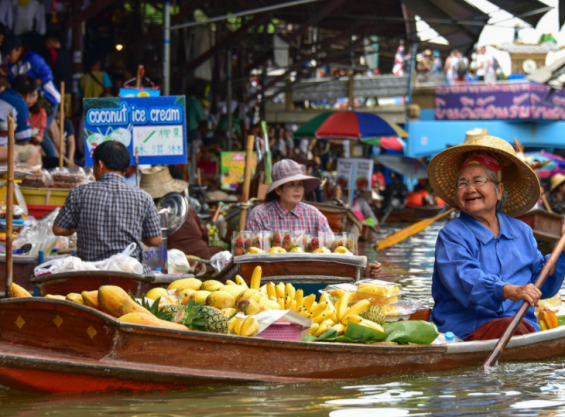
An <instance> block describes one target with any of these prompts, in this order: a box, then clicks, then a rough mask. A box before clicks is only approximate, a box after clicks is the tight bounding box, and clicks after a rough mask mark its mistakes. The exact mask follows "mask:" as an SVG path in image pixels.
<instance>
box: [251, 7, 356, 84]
mask: <svg viewBox="0 0 565 417" xmlns="http://www.w3.org/2000/svg"><path fill="white" fill-rule="evenodd" d="M346 1H347V0H331V1H329V2H328V4H327V5H326V6H325V7H324V8H323V9H322V10H320V11H319V12H318V13H316V14H315V15H314V16H312V17H310V19H308V20H307V21H306V22H304V24H302V25H300V27H299V28H298V29H296V30H294V31H292V32H291V33H290V34H288V35H286V36H282V38H283V39H284V40H285V42H287V43H288V44H290V43H292V42H293V41H294V40H295V39H296V38H298V37H299V36H301V35H302V34H303V33H305V32H306V31H307V30H308V28H309V27H310V26H312V25H314V24H315V23H317V22H319V21H320V20H322V19H324V18H325V17H326V16H327V15H329V14H330V13H332V12H333V11H334V10H335V9H337V8H338V7H339V6H341V5H342V4H343V3H345V2H346ZM279 36H280V35H279ZM272 55H273V47H272V46H271V47H269V49H268V50H267V51H266V52H264V53H263V54H261V55H260V56H259V57H258V58H256V59H255V60H254V61H253V62H252V63H251V64H250V65H248V66H247V67H246V68H245V73H246V74H249V73H250V72H251V70H252V69H254V68H256V67H258V66H259V65H261V64H262V63H264V62H265V61H266V60H268V59H269V58H271V56H272Z"/></svg>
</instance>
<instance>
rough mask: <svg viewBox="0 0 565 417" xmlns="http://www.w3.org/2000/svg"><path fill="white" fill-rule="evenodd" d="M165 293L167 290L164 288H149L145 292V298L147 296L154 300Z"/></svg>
mask: <svg viewBox="0 0 565 417" xmlns="http://www.w3.org/2000/svg"><path fill="white" fill-rule="evenodd" d="M164 295H167V290H166V289H164V288H152V289H150V290H149V291H148V292H147V294H145V298H149V299H150V300H153V301H155V300H156V299H157V298H159V297H162V296H164Z"/></svg>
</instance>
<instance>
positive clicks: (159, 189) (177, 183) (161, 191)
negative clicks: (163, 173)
mask: <svg viewBox="0 0 565 417" xmlns="http://www.w3.org/2000/svg"><path fill="white" fill-rule="evenodd" d="M139 186H140V188H141V189H142V190H144V191H145V192H147V194H149V195H150V196H151V198H153V199H156V198H162V197H164V196H166V195H167V194H169V193H175V192H176V193H182V192H183V191H184V190H185V189H187V188H188V182H186V181H182V180H175V179H173V180H172V181H167V182H165V183H156V182H154V181H152V182H151V183H149V184H140V185H139Z"/></svg>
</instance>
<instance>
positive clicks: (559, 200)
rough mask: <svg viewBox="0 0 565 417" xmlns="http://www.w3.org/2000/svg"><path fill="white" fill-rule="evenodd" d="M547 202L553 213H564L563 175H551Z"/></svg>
mask: <svg viewBox="0 0 565 417" xmlns="http://www.w3.org/2000/svg"><path fill="white" fill-rule="evenodd" d="M547 204H548V205H549V208H551V211H553V212H554V213H557V214H565V175H563V174H561V173H557V174H555V175H554V176H553V177H551V181H550V188H549V194H548V195H547Z"/></svg>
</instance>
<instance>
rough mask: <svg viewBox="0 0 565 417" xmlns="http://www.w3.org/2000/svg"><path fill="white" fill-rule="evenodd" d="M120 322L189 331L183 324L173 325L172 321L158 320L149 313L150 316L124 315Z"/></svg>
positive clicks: (139, 314)
mask: <svg viewBox="0 0 565 417" xmlns="http://www.w3.org/2000/svg"><path fill="white" fill-rule="evenodd" d="M118 320H120V321H123V322H126V323H133V324H141V325H144V326H155V327H165V328H167V329H175V330H188V327H186V326H183V325H182V324H177V323H172V322H170V321H165V320H161V319H158V318H157V317H155V316H154V315H152V314H151V313H149V312H148V314H145V313H128V314H124V315H123V316H121V317H120V318H119V319H118Z"/></svg>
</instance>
